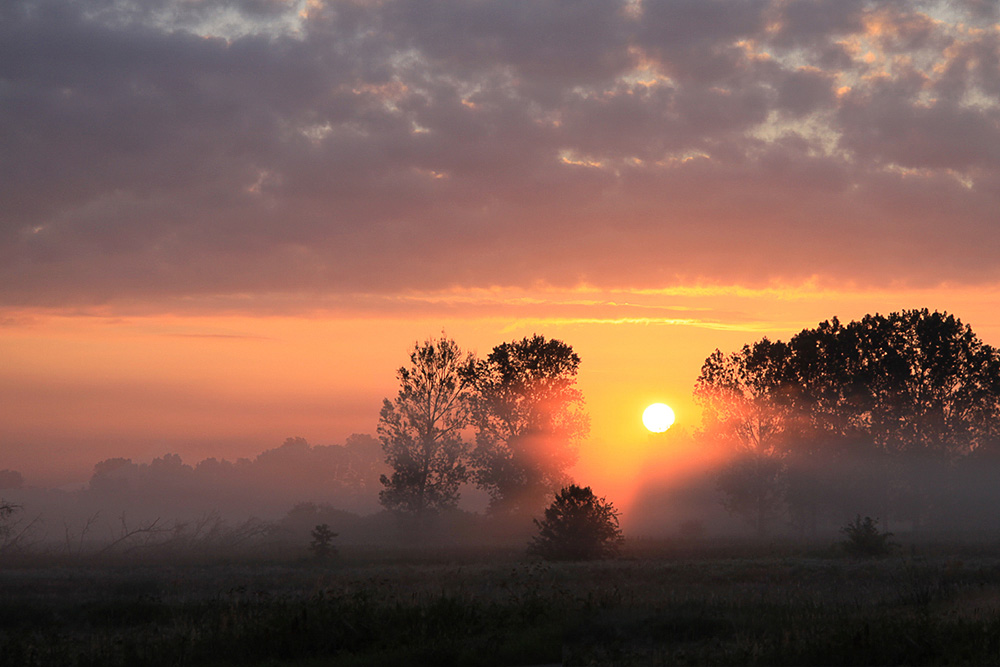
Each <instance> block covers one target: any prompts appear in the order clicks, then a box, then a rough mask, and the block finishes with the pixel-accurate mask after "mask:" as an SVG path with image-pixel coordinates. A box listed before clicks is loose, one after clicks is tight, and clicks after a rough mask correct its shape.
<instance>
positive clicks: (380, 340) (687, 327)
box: [0, 286, 1000, 504]
mask: <svg viewBox="0 0 1000 667" xmlns="http://www.w3.org/2000/svg"><path fill="white" fill-rule="evenodd" d="M997 297H998V294H997V290H982V289H977V290H957V289H935V290H925V291H913V290H911V291H848V290H845V291H841V292H834V291H822V290H819V289H816V288H813V287H808V286H806V287H800V288H796V289H793V288H784V289H779V288H774V289H766V290H747V289H737V288H727V289H722V288H714V289H707V288H703V289H694V288H690V289H674V290H668V291H660V292H656V291H648V292H642V291H635V292H631V293H629V292H624V291H617V292H601V291H598V290H594V289H583V288H581V289H578V290H555V289H536V290H533V291H527V290H488V291H486V290H478V291H449V292H443V293H438V294H423V295H409V296H407V297H400V298H399V299H397V300H396V303H395V304H394V305H393V306H392V307H386V306H385V304H381V305H380V304H379V303H378V301H379V300H378V299H374V298H373V299H371V300H370V302H368V303H359V304H355V305H354V306H352V307H351V308H344V309H341V310H339V311H331V310H328V309H327V310H322V309H317V310H315V311H306V310H305V309H300V312H298V313H289V312H284V313H272V314H268V315H259V314H258V315H252V314H248V313H246V312H242V313H241V312H239V311H237V310H236V309H230V310H228V311H227V312H224V313H222V314H206V313H203V312H199V309H198V308H197V307H192V304H187V306H188V312H187V313H186V314H168V313H166V312H160V313H153V312H149V311H150V308H149V305H148V304H146V305H145V306H144V307H143V308H138V307H131V308H129V307H120V308H118V309H114V310H112V309H109V308H103V309H94V310H93V311H91V312H87V311H79V310H78V311H75V312H60V311H42V310H13V309H10V310H8V311H6V312H5V314H4V317H3V319H4V321H5V323H6V324H5V326H3V327H2V328H0V345H2V347H3V349H4V350H5V353H6V359H5V364H4V367H3V368H2V370H0V421H2V423H3V424H4V426H5V429H4V433H3V435H2V436H0V437H2V445H3V452H4V459H5V460H4V461H3V467H10V468H14V469H18V470H21V471H22V472H23V473H24V474H25V475H26V477H27V479H28V481H29V483H39V484H40V483H48V482H59V483H65V482H70V481H77V482H82V481H84V480H85V479H86V477H87V475H88V473H89V469H90V467H91V466H92V465H93V464H94V463H95V462H97V461H98V460H101V459H103V458H106V457H110V456H127V457H131V458H134V459H135V460H137V461H148V460H149V459H151V458H153V457H154V456H160V455H162V454H165V453H168V452H173V453H179V454H181V456H182V457H183V458H184V459H185V460H186V461H187V462H189V463H194V462H197V461H198V460H201V459H202V458H206V457H208V456H216V457H220V458H221V457H226V458H230V459H234V458H236V457H240V456H251V457H252V456H254V455H255V454H257V453H258V452H260V451H262V450H263V449H266V448H270V447H274V446H277V445H278V444H280V443H281V442H282V441H283V440H284V438H286V437H289V436H303V437H305V438H307V439H308V440H309V441H310V442H312V443H313V444H331V443H339V442H343V440H344V438H346V437H347V436H348V435H350V434H351V433H355V432H360V433H372V434H374V432H375V427H376V423H377V419H378V410H379V407H380V405H381V400H382V398H383V397H387V396H392V395H393V394H394V392H395V388H396V387H395V375H394V374H395V369H396V368H397V367H398V366H400V365H402V364H403V363H404V362H405V360H406V356H407V354H408V352H409V349H410V348H411V346H412V344H413V343H414V342H415V341H417V340H423V339H425V338H427V337H430V336H437V335H438V334H439V333H440V332H441V331H442V330H443V331H445V332H446V333H447V334H448V335H449V336H451V337H453V338H455V339H456V340H457V341H458V342H459V343H460V344H461V345H463V346H464V347H466V348H468V349H471V350H473V351H476V352H477V353H479V354H480V355H484V354H486V353H488V352H489V350H490V349H491V348H492V347H493V346H494V345H496V344H498V343H500V342H504V341H508V340H514V339H517V338H520V337H523V336H526V335H529V334H532V333H534V332H538V333H542V334H544V335H546V336H548V337H553V338H559V339H561V340H564V341H566V342H568V343H570V344H571V345H572V346H573V347H574V349H575V350H576V351H577V352H578V353H579V355H580V357H581V359H582V364H581V367H580V375H579V386H580V388H581V389H582V391H583V392H584V395H585V397H586V400H587V405H588V408H589V410H590V414H591V418H592V433H591V437H590V439H589V440H588V441H587V442H586V443H585V444H584V446H583V447H582V449H581V460H580V463H579V465H578V466H577V469H576V476H577V478H578V480H579V481H582V482H585V483H589V484H592V485H593V486H594V487H595V488H597V489H599V490H602V493H605V494H608V495H609V496H612V497H616V498H618V499H619V503H622V504H624V503H626V502H627V500H628V497H629V494H630V493H631V492H632V490H633V489H634V488H635V481H636V480H637V479H639V478H641V477H643V476H650V475H653V476H659V477H669V476H670V471H669V470H663V469H662V467H663V465H668V466H673V467H675V468H676V467H678V466H681V465H682V462H680V461H677V460H676V459H675V457H674V456H672V455H671V452H669V451H667V452H664V451H658V448H659V447H660V444H659V441H657V440H656V439H655V438H650V437H649V435H648V433H647V432H646V431H645V429H644V428H643V426H642V424H641V421H640V416H641V412H642V410H643V408H644V407H645V406H646V405H648V404H649V403H651V402H655V401H663V402H666V403H668V404H670V405H672V406H673V407H674V409H675V410H676V413H677V424H676V426H677V427H678V428H684V429H687V430H688V431H690V430H692V429H694V428H696V427H697V425H698V419H699V415H698V412H697V409H696V408H695V406H694V405H693V403H692V400H691V389H692V386H693V384H694V381H695V379H696V377H697V375H698V372H699V369H700V366H701V363H702V361H703V360H704V358H705V357H706V356H708V354H709V353H710V352H711V351H712V350H713V349H715V348H716V347H718V348H721V349H723V350H733V349H736V348H738V347H739V346H741V345H743V344H745V343H748V342H752V341H754V340H757V339H759V338H760V337H762V336H764V335H767V336H769V337H772V338H783V339H787V338H788V337H789V336H790V335H792V334H794V333H795V332H797V331H799V330H800V329H802V328H805V327H811V326H814V325H815V324H817V323H818V322H819V321H820V320H822V319H827V318H829V317H832V316H834V315H837V316H839V317H841V319H845V320H847V319H854V318H858V317H860V316H862V315H864V314H865V313H868V312H889V311H891V310H900V309H903V308H910V307H924V306H927V307H931V308H939V309H946V310H948V311H950V312H953V313H955V314H957V315H958V316H959V317H961V318H962V319H963V321H965V322H967V323H969V324H971V325H972V326H973V328H974V330H975V331H976V332H977V333H978V334H979V335H980V337H981V338H983V339H984V340H985V341H986V342H988V343H992V344H998V343H1000V314H998V312H997V311H996V309H995V308H993V307H992V304H995V303H997V302H998V299H997ZM361 301H364V300H361ZM401 302H406V303H405V304H404V303H401ZM380 309H381V310H380ZM167 310H170V309H169V308H165V307H164V308H161V311H167ZM175 310H176V306H175ZM545 312H550V313H553V316H551V317H546V316H545V315H544V314H543V313H545ZM685 455H687V454H685ZM651 461H652V462H655V463H656V464H657V465H656V466H652V467H651V463H650V462H651Z"/></svg>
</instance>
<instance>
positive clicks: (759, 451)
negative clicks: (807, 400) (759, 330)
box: [694, 338, 793, 536]
mask: <svg viewBox="0 0 1000 667" xmlns="http://www.w3.org/2000/svg"><path fill="white" fill-rule="evenodd" d="M788 357H789V351H788V347H787V345H785V344H784V343H781V342H777V343H772V342H771V341H769V340H768V339H766V338H765V339H763V340H761V341H758V342H757V343H754V344H753V345H745V346H744V347H743V349H742V350H740V351H739V352H734V353H732V354H730V355H724V354H723V353H722V352H721V351H719V350H716V351H715V352H713V353H712V354H711V355H710V356H709V357H708V359H706V360H705V363H704V365H703V366H702V368H701V375H700V376H699V377H698V380H697V382H696V384H695V391H694V395H695V400H696V402H697V403H698V404H699V405H700V406H701V407H702V410H703V413H702V414H703V422H704V426H703V433H702V437H707V438H711V439H713V440H715V441H716V442H718V443H721V444H723V445H724V446H726V447H727V448H728V449H730V452H731V454H732V455H733V458H732V459H731V460H730V462H729V463H728V464H727V465H726V467H725V468H724V469H723V471H722V472H721V473H720V475H719V478H718V486H719V490H720V491H721V492H722V495H723V505H724V506H725V508H726V510H727V511H729V512H730V513H731V514H734V515H736V516H739V517H742V518H743V519H745V520H746V521H748V522H749V523H750V524H751V525H753V526H754V527H755V528H756V531H757V533H758V535H761V536H763V535H764V534H766V532H767V530H768V528H769V527H770V526H771V525H772V524H773V523H774V522H775V520H776V519H777V518H778V516H779V515H780V514H781V513H782V511H783V509H784V488H785V479H784V471H785V466H784V461H783V458H784V451H783V449H782V447H781V443H782V442H783V440H784V439H785V438H786V437H787V434H788V431H789V430H790V429H791V428H792V425H793V420H792V419H790V418H789V417H790V411H789V401H790V399H789V397H788V396H787V395H785V394H786V392H785V386H786V385H785V384H784V382H783V379H784V378H785V376H786V373H787V365H788Z"/></svg>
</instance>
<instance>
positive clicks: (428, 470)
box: [378, 334, 590, 516]
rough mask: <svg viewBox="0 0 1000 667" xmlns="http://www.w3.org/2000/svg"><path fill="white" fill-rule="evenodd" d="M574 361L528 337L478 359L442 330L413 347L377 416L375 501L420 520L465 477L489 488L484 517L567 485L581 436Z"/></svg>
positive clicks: (453, 498) (554, 343)
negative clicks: (379, 469) (383, 465)
mask: <svg viewBox="0 0 1000 667" xmlns="http://www.w3.org/2000/svg"><path fill="white" fill-rule="evenodd" d="M579 365H580V358H579V356H578V355H577V354H576V353H575V352H574V351H573V349H572V347H571V346H569V345H567V344H566V343H564V342H562V341H559V340H555V339H546V338H545V337H544V336H541V335H537V334H536V335H533V336H530V337H526V338H523V339H521V340H518V341H513V342H508V343H503V344H501V345H498V346H496V347H494V348H493V350H492V351H491V352H490V354H489V355H488V356H486V358H483V359H479V358H476V356H475V355H473V354H471V353H468V352H464V351H462V349H461V348H460V347H459V346H458V344H457V343H456V342H455V341H454V340H451V339H449V338H447V337H445V336H442V337H441V338H438V339H431V340H427V341H425V342H423V343H417V344H415V345H414V347H413V350H412V352H411V353H410V358H409V364H407V365H405V366H402V367H400V368H399V370H398V372H397V377H398V379H399V391H398V393H397V394H396V397H395V398H394V399H391V400H390V399H388V398H387V399H385V400H384V402H383V405H382V410H381V412H380V415H379V422H378V436H379V439H380V441H381V443H382V447H383V449H384V451H385V454H386V462H387V463H388V465H389V466H390V467H391V469H392V471H391V473H390V474H387V475H383V476H382V478H381V481H382V485H383V487H384V488H383V489H382V491H381V492H380V493H379V500H380V502H381V503H382V505H383V506H384V507H385V508H386V509H389V510H394V511H398V512H402V513H407V514H412V515H415V516H425V515H427V514H428V513H434V512H437V511H439V510H443V509H448V508H453V507H456V506H457V504H458V500H459V496H460V488H461V486H462V485H463V484H464V483H467V482H470V483H474V484H475V485H476V486H477V487H478V488H480V489H482V490H484V491H486V492H487V493H488V494H489V498H490V503H489V508H488V511H489V512H490V513H491V514H501V515H531V514H533V513H535V512H536V511H537V510H539V509H540V508H541V507H542V506H544V504H545V502H546V500H547V499H548V498H549V496H550V495H551V494H552V493H553V492H555V491H557V490H559V489H560V488H562V487H564V486H565V485H566V484H567V483H568V482H569V477H568V475H567V470H568V469H569V467H570V466H572V465H573V464H574V463H575V462H576V460H577V452H578V446H579V443H580V442H581V441H582V440H583V438H585V437H586V435H587V433H588V432H589V428H590V421H589V417H588V415H587V413H586V412H585V410H584V401H583V395H582V394H581V392H580V390H579V389H578V388H577V387H576V375H577V370H578V368H579Z"/></svg>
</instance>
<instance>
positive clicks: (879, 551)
mask: <svg viewBox="0 0 1000 667" xmlns="http://www.w3.org/2000/svg"><path fill="white" fill-rule="evenodd" d="M877 524H878V519H872V518H871V517H870V516H866V517H865V518H864V519H862V518H861V515H860V514H858V515H857V517H856V518H855V519H854V521H851V522H849V523H848V524H847V525H846V526H844V527H843V528H841V529H840V532H842V533H844V534H845V535H846V536H847V539H846V540H844V541H843V542H841V545H842V546H843V547H844V551H846V552H847V553H849V554H850V555H852V556H862V557H868V556H884V555H886V554H888V553H889V552H891V551H892V549H893V547H894V546H895V544H894V543H893V542H891V541H889V538H890V537H892V533H889V532H883V531H880V530H879V529H878V527H877Z"/></svg>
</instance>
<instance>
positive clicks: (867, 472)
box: [695, 309, 1000, 526]
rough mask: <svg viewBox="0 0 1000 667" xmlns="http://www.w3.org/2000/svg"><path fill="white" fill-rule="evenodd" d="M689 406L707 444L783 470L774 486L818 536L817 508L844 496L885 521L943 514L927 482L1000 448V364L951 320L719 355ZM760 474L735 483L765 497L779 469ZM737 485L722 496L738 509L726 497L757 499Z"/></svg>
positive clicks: (907, 314)
mask: <svg viewBox="0 0 1000 667" xmlns="http://www.w3.org/2000/svg"><path fill="white" fill-rule="evenodd" d="M695 397H696V399H697V400H698V401H699V402H700V403H701V404H702V406H703V408H704V409H705V424H706V427H705V431H704V433H703V435H704V436H706V437H714V438H715V439H716V440H718V441H721V442H725V443H729V444H730V445H732V449H733V451H734V452H736V453H740V454H741V455H742V456H743V457H744V460H746V458H747V457H748V456H749V455H754V456H757V457H758V458H760V457H768V458H778V459H780V460H781V462H782V465H783V467H784V471H783V473H782V475H781V478H779V477H778V476H774V477H773V478H774V479H775V481H776V482H777V481H782V485H781V486H783V487H785V488H788V489H789V490H790V493H789V494H788V495H786V496H785V500H786V501H787V502H788V503H790V504H791V505H792V507H791V508H790V509H791V510H792V512H793V515H795V516H796V517H797V518H798V520H799V521H801V522H803V523H806V524H813V526H814V525H815V522H816V521H817V517H818V516H819V514H820V509H821V508H820V505H821V504H824V503H825V504H830V503H835V502H838V499H843V498H844V497H845V495H846V494H845V493H844V490H845V489H847V488H851V489H852V490H853V491H855V492H856V493H859V494H862V495H864V496H866V502H868V503H870V504H872V505H873V506H877V507H879V508H881V509H882V511H883V512H884V514H883V516H884V517H886V518H888V517H889V516H890V509H893V510H894V512H893V513H894V514H895V515H896V516H902V517H904V518H909V519H911V520H913V521H914V523H915V524H916V523H918V522H919V521H920V520H921V518H922V517H923V516H926V515H928V513H929V510H930V509H931V508H932V506H933V505H934V504H935V502H937V503H938V504H940V500H937V501H935V499H934V498H933V497H932V496H933V490H932V489H929V488H928V484H927V482H926V479H927V477H928V475H930V476H931V477H933V478H935V479H936V478H938V477H940V472H941V470H943V469H944V468H946V467H948V466H951V465H952V464H954V463H955V462H956V461H958V460H959V459H961V458H963V457H966V456H968V455H969V454H970V453H973V452H978V451H980V450H984V449H988V448H990V447H992V446H994V443H996V442H998V441H1000V438H998V435H1000V354H998V352H997V350H995V349H994V348H992V347H990V346H988V345H985V344H983V343H982V342H981V341H979V339H978V338H977V337H976V335H975V334H974V333H973V332H972V329H971V328H970V327H969V326H967V325H964V324H962V323H961V321H959V320H958V319H957V318H955V317H954V316H951V315H948V314H946V313H939V312H933V313H932V312H930V311H928V310H927V309H923V310H907V311H902V312H899V313H892V314H890V315H886V316H883V315H877V314H876V315H867V316H865V317H864V318H863V319H861V320H859V321H854V322H850V323H848V324H846V325H844V324H841V322H840V321H839V320H837V319H836V318H834V319H833V320H831V321H828V322H823V323H821V324H820V325H819V326H818V327H816V328H815V329H806V330H803V331H801V332H800V333H798V334H796V335H795V336H794V337H792V339H791V340H790V341H789V342H788V343H787V344H785V343H781V342H778V343H771V342H769V341H768V340H767V339H764V340H762V341H759V342H758V343H755V344H753V345H752V346H746V347H744V348H743V350H742V351H741V352H738V353H735V354H731V355H729V356H725V355H723V354H722V353H721V352H719V351H718V350H716V351H715V352H714V353H713V354H712V355H711V356H710V357H709V358H708V359H707V360H706V362H705V365H704V366H703V368H702V374H701V377H699V379H698V383H697V384H696V386H695ZM755 465H756V468H757V469H758V470H760V471H762V472H764V473H766V474H765V475H764V477H763V478H761V479H757V480H753V479H752V476H751V475H748V474H743V475H742V479H743V480H744V481H746V482H747V483H748V484H749V485H750V489H751V490H752V487H754V486H755V485H756V486H757V488H760V489H764V488H765V487H764V485H763V482H764V481H766V478H767V477H768V476H771V475H772V473H773V472H774V470H775V466H774V465H770V464H768V465H762V464H760V462H758V464H755ZM835 470H838V471H840V473H839V474H840V475H841V476H842V478H841V479H836V480H835V481H834V483H833V484H830V483H825V484H824V483H821V482H822V480H821V479H820V477H819V476H818V474H817V471H823V475H822V477H824V478H825V479H827V480H829V479H830V478H832V477H834V475H835V474H836V473H834V472H832V471H835ZM738 479H741V477H740V476H739V475H736V474H735V473H734V474H731V475H730V479H729V480H728V481H727V482H726V484H724V485H720V488H724V493H727V494H728V496H727V502H728V503H729V506H730V507H731V508H734V509H735V508H736V507H737V506H738V505H739V504H740V503H739V502H737V500H738V498H737V496H734V495H733V489H736V490H738V491H740V492H741V493H742V495H743V497H744V498H747V497H749V496H750V495H752V494H749V493H747V491H748V488H743V489H739V488H738V485H737V486H734V485H736V480H738ZM770 491H773V489H772V490H769V491H768V492H769V493H770ZM757 500H758V501H764V500H766V498H763V497H761V496H760V495H758V497H757ZM904 502H905V505H906V510H905V512H904V511H903V510H902V507H903V505H904ZM758 504H759V505H760V506H762V507H768V506H774V504H773V503H768V502H759V503H758ZM844 509H846V508H845V507H841V508H839V510H838V511H842V510H844ZM851 513H853V509H852V510H851ZM744 516H746V513H745V512H744ZM841 516H842V514H841ZM761 518H762V517H757V520H756V523H757V524H758V525H760V523H761V522H760V519H761Z"/></svg>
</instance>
